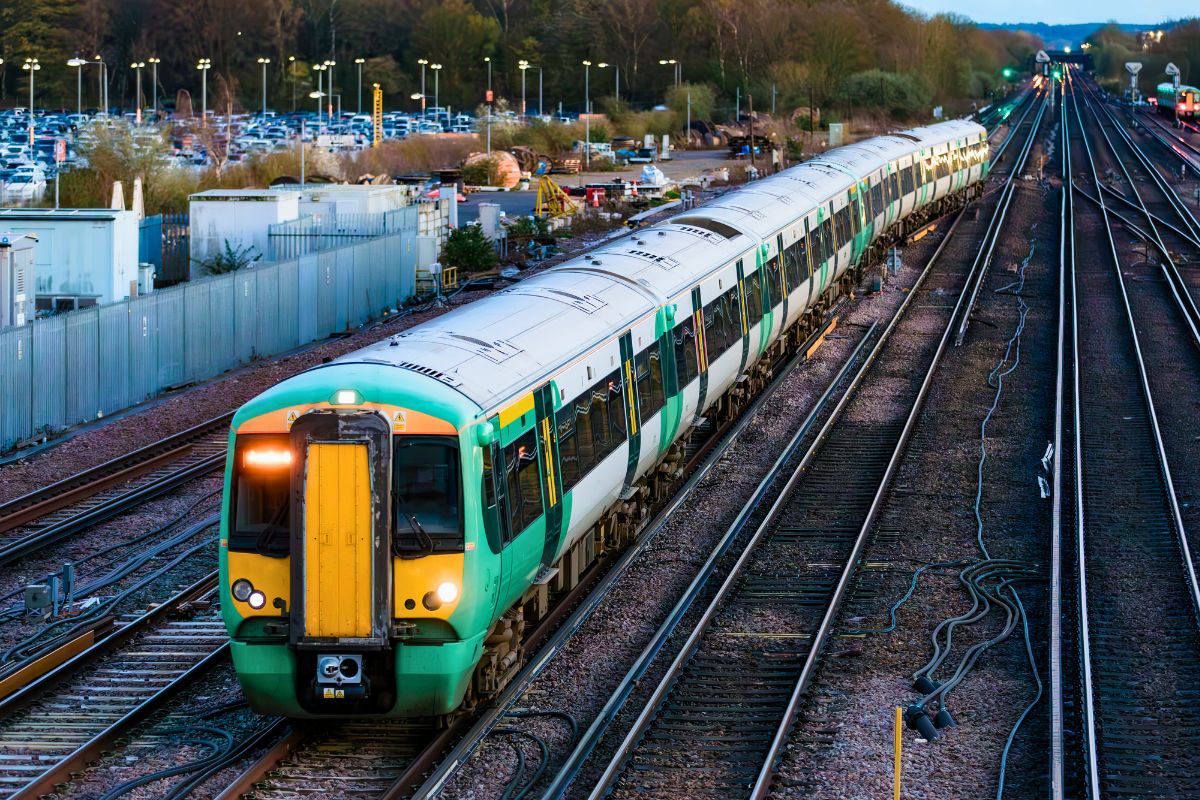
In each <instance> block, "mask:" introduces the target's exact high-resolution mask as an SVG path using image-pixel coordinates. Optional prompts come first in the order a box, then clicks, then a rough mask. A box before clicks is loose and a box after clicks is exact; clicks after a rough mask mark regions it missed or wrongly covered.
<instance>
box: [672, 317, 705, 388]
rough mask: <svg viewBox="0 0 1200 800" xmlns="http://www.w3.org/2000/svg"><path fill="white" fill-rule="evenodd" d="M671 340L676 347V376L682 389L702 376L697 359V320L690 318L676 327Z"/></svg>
mask: <svg viewBox="0 0 1200 800" xmlns="http://www.w3.org/2000/svg"><path fill="white" fill-rule="evenodd" d="M671 339H672V341H673V342H674V345H675V374H676V375H677V377H678V379H679V388H680V389H682V388H683V387H685V386H687V385H688V384H689V383H691V382H692V381H694V380H696V378H697V377H698V376H699V375H700V365H699V362H698V361H697V359H696V318H695V317H691V316H689V317H688V318H687V319H685V320H684V321H683V322H680V323H679V324H678V325H676V326H675V330H674V331H672V332H671Z"/></svg>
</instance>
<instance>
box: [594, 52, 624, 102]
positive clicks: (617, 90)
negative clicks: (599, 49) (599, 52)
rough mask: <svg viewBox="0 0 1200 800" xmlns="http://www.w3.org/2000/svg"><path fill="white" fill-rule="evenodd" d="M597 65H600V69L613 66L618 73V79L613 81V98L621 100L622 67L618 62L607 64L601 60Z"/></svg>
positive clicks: (616, 73)
mask: <svg viewBox="0 0 1200 800" xmlns="http://www.w3.org/2000/svg"><path fill="white" fill-rule="evenodd" d="M596 66H597V67H599V68H600V69H606V68H608V67H612V68H613V72H614V73H615V75H616V80H614V81H613V99H614V100H620V99H621V68H620V67H618V66H617V65H616V64H606V63H604V62H603V61H601V62H600V63H599V64H597V65H596Z"/></svg>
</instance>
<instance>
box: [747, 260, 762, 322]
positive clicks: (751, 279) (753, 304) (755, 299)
mask: <svg viewBox="0 0 1200 800" xmlns="http://www.w3.org/2000/svg"><path fill="white" fill-rule="evenodd" d="M745 283H746V322H747V324H749V325H750V327H752V328H753V327H754V326H755V325H757V324H758V321H759V320H761V319H762V318H763V307H762V298H763V295H762V273H761V272H754V273H752V274H750V275H747V276H746V281H745Z"/></svg>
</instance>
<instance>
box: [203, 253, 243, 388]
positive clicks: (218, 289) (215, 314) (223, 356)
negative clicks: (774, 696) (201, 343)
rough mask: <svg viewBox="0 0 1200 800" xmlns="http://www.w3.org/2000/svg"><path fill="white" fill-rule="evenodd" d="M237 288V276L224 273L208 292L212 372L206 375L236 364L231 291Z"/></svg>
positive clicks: (215, 373)
mask: <svg viewBox="0 0 1200 800" xmlns="http://www.w3.org/2000/svg"><path fill="white" fill-rule="evenodd" d="M236 288H237V276H236V275H225V276H222V278H221V280H219V281H213V282H212V287H211V288H210V289H209V294H208V343H209V348H210V352H211V356H212V360H211V362H210V363H211V364H212V368H213V372H212V374H211V375H209V376H208V377H210V378H211V377H212V376H213V375H220V374H221V373H222V372H227V371H228V370H231V369H233V368H234V367H235V366H237V352H236V348H235V346H234V324H235V321H236V320H235V318H234V313H233V293H234V290H235V289H236Z"/></svg>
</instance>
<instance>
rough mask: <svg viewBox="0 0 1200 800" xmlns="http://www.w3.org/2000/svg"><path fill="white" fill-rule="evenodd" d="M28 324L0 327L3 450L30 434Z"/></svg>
mask: <svg viewBox="0 0 1200 800" xmlns="http://www.w3.org/2000/svg"><path fill="white" fill-rule="evenodd" d="M32 341H33V334H32V326H30V325H24V326H22V327H20V328H9V329H7V330H4V331H0V400H3V401H4V413H3V414H0V445H3V447H4V448H5V449H6V450H7V449H8V448H10V447H12V446H13V445H15V444H16V443H17V442H20V441H22V440H24V439H28V438H29V437H30V436H32V435H33V433H34V430H33V393H32V391H31V389H32V387H33V358H32V357H31V356H30V353H29V348H30V345H31V344H32Z"/></svg>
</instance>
